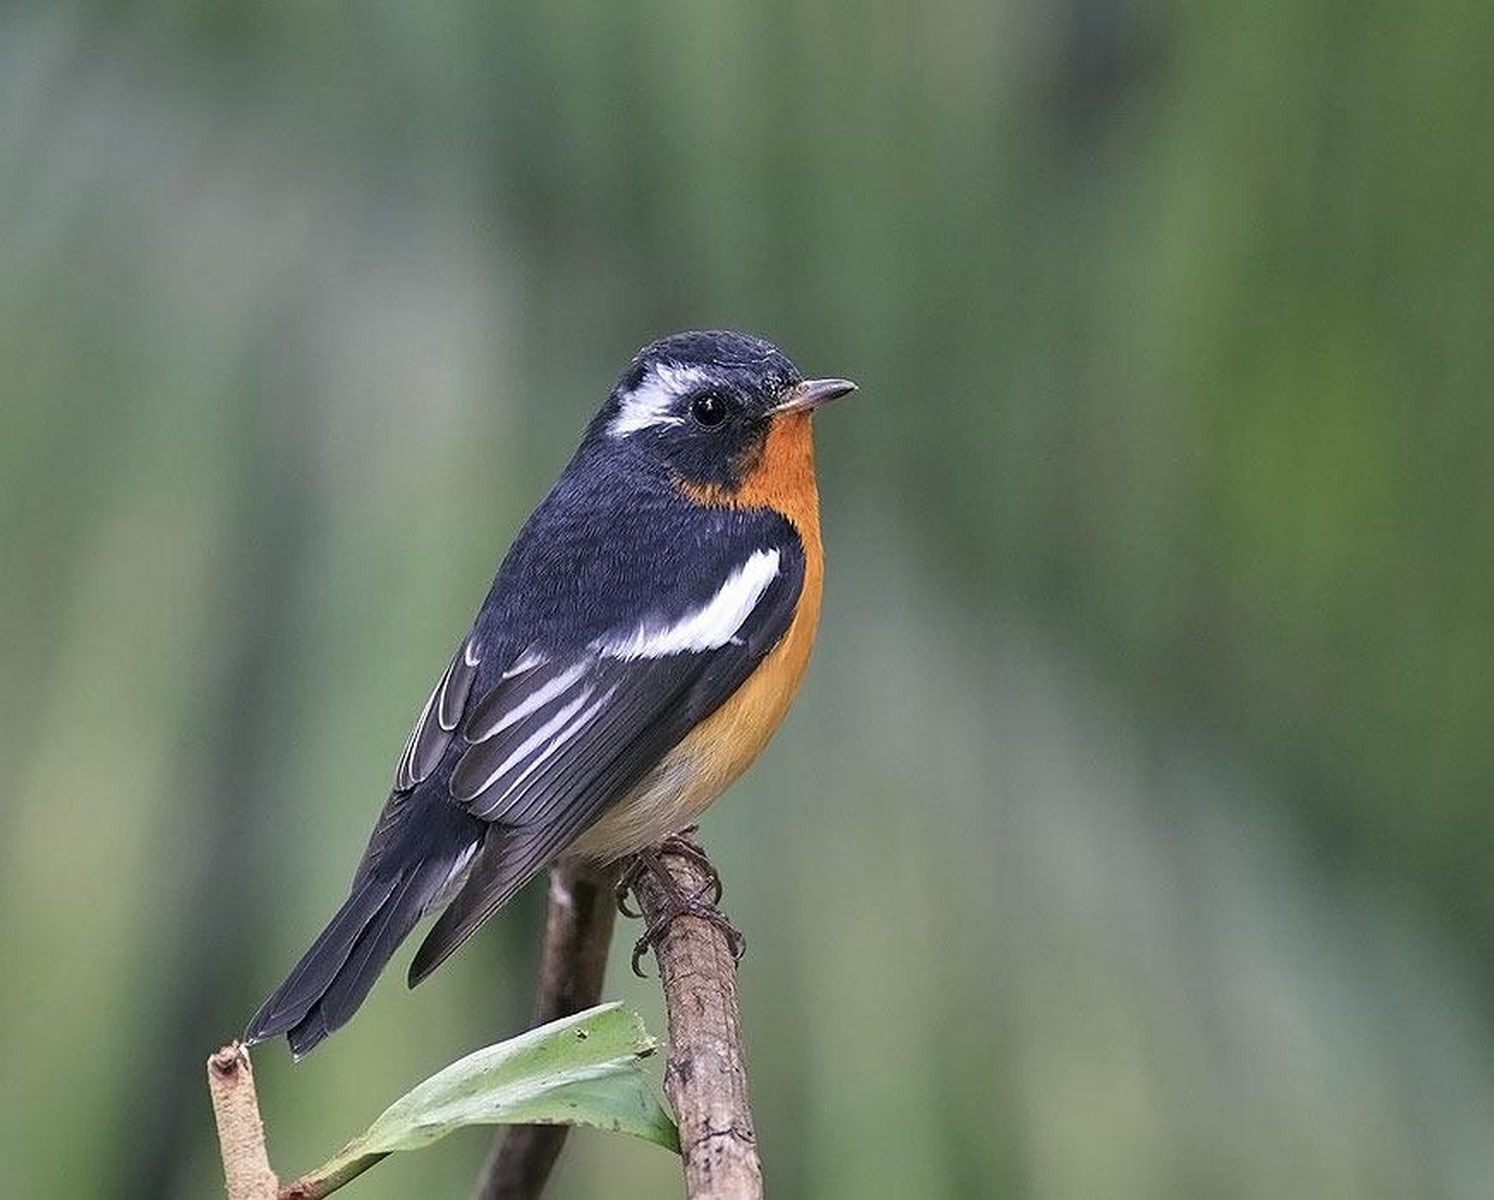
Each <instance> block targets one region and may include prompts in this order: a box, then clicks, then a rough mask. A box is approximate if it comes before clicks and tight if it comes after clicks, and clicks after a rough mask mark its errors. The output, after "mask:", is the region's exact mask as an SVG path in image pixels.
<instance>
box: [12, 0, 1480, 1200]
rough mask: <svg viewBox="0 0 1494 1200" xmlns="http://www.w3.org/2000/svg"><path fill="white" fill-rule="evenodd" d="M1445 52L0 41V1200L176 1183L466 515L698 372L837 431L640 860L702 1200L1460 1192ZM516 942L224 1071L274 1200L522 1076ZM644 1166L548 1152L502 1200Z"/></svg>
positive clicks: (429, 656)
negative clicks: (648, 868)
mask: <svg viewBox="0 0 1494 1200" xmlns="http://www.w3.org/2000/svg"><path fill="white" fill-rule="evenodd" d="M1491 52H1494V6H1490V5H1488V4H1487V3H1483V2H1459V0H1448V2H1445V3H1428V4H1421V5H1408V4H1400V3H1388V2H1384V0H1368V2H1363V0H1361V2H1359V3H1344V2H1341V0H1301V2H1299V3H1296V4H1272V3H1264V2H1257V3H1242V4H1235V5H1222V4H1219V5H1214V4H1198V3H1194V4H1188V3H1164V2H1162V0H1155V2H1152V3H1146V2H1144V0H1058V2H1056V3H1048V2H1036V0H998V2H997V3H994V4H993V3H986V2H980V3H977V2H975V0H939V2H936V3H927V4H911V3H893V2H890V0H882V2H874V3H870V4H845V3H842V4H825V5H813V6H800V5H797V4H792V3H787V2H785V0H766V2H758V3H753V4H750V5H747V4H740V5H702V4H695V3H685V2H675V3H643V4H616V5H597V6H588V5H577V4H567V3H560V4H554V5H545V6H541V5H534V4H518V3H511V2H502V3H496V4H495V3H491V2H486V0H484V2H477V0H450V2H446V3H429V4H409V3H406V4H395V3H373V4H366V5H359V6H345V5H334V4H329V3H322V2H311V3H306V2H294V3H292V2H287V0H280V2H278V3H277V2H273V0H264V2H258V3H249V2H239V3H228V2H222V0H220V2H214V0H177V2H175V3H170V4H148V3H125V4H120V3H109V4H105V3H101V2H93V3H49V4H32V3H24V2H21V3H15V4H12V5H9V6H7V7H6V8H5V10H4V13H3V15H0V377H3V385H0V548H3V554H4V560H3V567H0V572H3V574H0V578H3V586H0V764H3V767H4V778H5V788H4V800H3V803H0V866H3V876H0V946H3V951H4V969H3V972H0V1029H3V1030H4V1035H3V1053H0V1079H3V1084H0V1190H3V1191H4V1192H5V1194H6V1195H10V1196H26V1197H32V1196H62V1197H73V1196H94V1195H97V1196H123V1197H136V1196H139V1197H157V1196H166V1197H198V1196H210V1195H213V1194H214V1193H215V1190H216V1189H217V1188H218V1187H219V1183H218V1177H217V1171H218V1167H217V1160H216V1154H215V1148H214V1145H213V1140H212V1126H211V1120H210V1114H209V1110H208V1105H207V1098H206V1095H205V1091H204V1087H203V1083H202V1071H203V1061H204V1058H205V1056H206V1055H207V1053H208V1052H209V1051H210V1050H212V1049H213V1048H214V1047H215V1046H217V1045H218V1044H220V1043H221V1042H223V1041H224V1040H226V1039H227V1038H229V1037H230V1036H232V1035H233V1034H234V1033H235V1031H236V1030H238V1029H239V1028H241V1027H242V1025H243V1022H244V1021H245V1019H246V1018H247V1017H248V1016H249V1014H250V1013H251V1012H252V1011H253V1009H254V1008H255V1006H256V1005H257V1004H258V1003H259V1001H260V1000H261V999H262V998H263V996H264V995H265V994H266V993H267V991H268V990H269V989H270V988H271V987H272V986H273V985H274V984H275V983H277V982H278V981H279V980H280V978H281V977H282V975H283V974H284V972H285V970H286V969H287V968H288V967H289V965H290V964H291V962H292V961H293V960H294V958H295V956H296V955H297V954H299V953H300V951H301V950H302V949H304V947H305V946H306V944H307V943H308V941H309V939H310V938H311V936H312V935H313V934H314V933H315V932H316V930H317V929H318V928H319V927H320V925H321V922H322V921H323V920H324V919H325V918H326V917H327V916H328V915H329V914H330V913H331V912H332V910H333V907H334V906H335V904H336V903H337V901H338V900H339V898H340V896H341V895H342V894H343V891H344V889H345V887H346V883H347V879H348V876H349V873H350V871H351V868H352V865H353V863H354V861H355V859H356V857H357V855H358V853H359V851H360V850H361V848H362V845H363V840H364V837H365V835H366V833H367V830H368V827H369V826H370V824H371V822H372V819H373V816H374V813H375V811H376V809H377V807H378V805H379V803H380V802H381V801H382V799H383V796H384V793H385V790H386V787H387V782H388V778H389V774H390V771H391V770H392V766H393V763H394V760H395V757H396V756H397V754H398V751H399V749H400V747H401V745H402V743H403V739H404V737H405V735H406V732H407V731H408V728H409V724H410V721H411V720H412V719H413V717H414V715H415V712H416V710H417V709H418V707H419V705H420V704H421V703H422V702H423V700H424V698H425V695H426V692H427V689H428V688H429V686H430V683H431V681H432V680H433V678H434V677H435V675H436V674H437V673H438V672H439V670H440V669H441V667H442V666H443V665H444V663H445V661H446V657H447V655H448V654H449V653H450V648H451V645H452V643H453V639H454V638H455V637H456V636H457V635H458V633H459V632H460V631H461V630H462V629H463V628H465V626H466V623H467V621H468V620H469V618H470V616H471V613H472V611H473V609H474V608H475V606H476V604H477V602H478V601H479V600H480V598H481V596H482V593H483V591H484V589H485V588H486V585H487V582H488V579H489V577H490V575H491V572H492V570H493V567H494V565H495V564H496V562H497V560H498V557H499V556H500V554H501V553H502V551H503V549H504V548H505V547H506V545H507V544H508V541H509V539H510V537H511V536H512V534H513V533H514V531H515V529H516V527H517V525H518V523H519V522H520V521H521V520H522V518H523V516H524V515H525V514H526V513H527V512H528V510H529V508H530V507H531V506H532V505H533V504H534V502H535V501H536V500H537V499H538V498H539V496H540V495H541V494H542V493H543V491H544V489H545V488H546V487H547V486H548V484H549V482H550V480H551V479H552V478H553V477H554V475H555V474H556V473H557V472H558V470H559V469H560V467H561V466H562V465H563V463H564V461H565V459H566V458H567V456H568V455H569V453H570V451H571V448H572V446H573V444H574V441H575V439H576V437H577V436H578V434H579V431H580V429H581V426H582V424H583V422H584V421H585V420H586V418H587V417H588V416H589V415H590V413H591V412H592V410H593V409H594V408H595V406H596V405H597V404H598V403H599V402H600V400H601V398H602V396H603V394H604V393H605V391H606V389H607V388H608V387H609V386H610V384H611V382H612V380H613V379H614V378H615V376H616V375H617V373H618V372H619V370H620V369H621V368H622V366H623V364H624V363H625V362H626V360H627V358H628V356H629V355H631V354H632V352H633V351H634V350H635V349H636V348H637V346H638V345H640V344H641V343H643V342H645V341H647V340H649V339H651V338H652V337H654V336H656V335H658V334H661V333H664V332H667V331H670V330H673V329H676V328H682V327H699V326H711V325H728V326H736V327H742V328H746V329H750V330H754V331H757V332H760V333H762V334H765V335H767V336H769V337H771V338H773V339H774V340H775V341H778V342H779V343H780V344H781V345H783V346H784V347H785V349H786V350H787V351H788V352H789V353H790V355H792V356H793V357H794V358H795V359H796V360H797V362H798V363H799V365H800V366H801V367H802V368H803V369H804V370H806V371H808V372H813V373H818V374H841V375H849V376H851V377H853V378H855V379H856V380H858V381H859V382H860V384H861V387H862V391H861V393H860V395H859V396H858V397H857V398H856V399H855V400H854V401H852V402H848V403H847V404H846V405H845V406H844V407H837V408H836V409H835V410H834V411H833V412H831V413H829V414H827V415H826V416H825V417H824V418H823V419H822V420H821V421H820V422H819V450H820V459H821V482H822V488H823V494H824V512H825V538H826V542H827V546H828V552H829V555H830V559H831V562H830V575H829V585H828V593H827V599H826V617H825V624H824V629H823V632H822V636H821V640H820V647H819V650H818V652H817V660H816V664H815V669H814V670H813V671H812V672H811V675H810V678H809V680H808V683H807V685H806V688H805V691H804V693H803V695H802V697H801V699H800V702H799V704H798V707H797V709H796V711H795V713H794V715H793V717H792V718H791V720H790V721H789V723H788V725H787V726H786V727H785V729H784V731H783V732H782V733H781V734H780V736H779V738H778V739H777V741H776V742H775V743H774V745H773V747H772V748H771V750H770V751H769V753H768V754H767V755H766V756H765V758H764V760H763V761H762V762H761V763H760V765H759V767H758V768H757V769H756V770H754V771H753V772H752V773H751V774H749V775H748V776H747V778H746V779H744V780H743V781H742V782H741V783H740V784H739V785H738V786H737V787H736V788H735V789H734V790H733V792H732V793H731V794H730V795H729V796H728V797H727V798H726V800H725V801H723V802H722V803H721V804H720V805H718V806H717V808H716V809H714V810H713V811H712V813H711V815H710V816H709V818H708V819H707V822H706V826H705V836H706V839H707V843H708V844H709V845H710V846H711V847H712V849H713V850H714V851H715V853H716V855H717V857H718V859H719V861H720V863H721V865H722V869H723V872H724V874H725V876H726V878H727V880H728V897H727V900H728V907H729V909H730V911H731V913H732V914H733V915H734V917H735V918H736V919H737V921H738V923H739V924H740V925H741V926H742V928H743V929H744V930H745V931H746V932H747V934H748V936H749V939H750V941H751V950H750V953H749V956H748V959H747V962H746V966H745V974H744V977H743V987H744V1002H745V1018H746V1024H747V1031H748V1036H749V1048H750V1054H751V1063H752V1068H753V1086H754V1093H755V1101H756V1111H757V1116H758V1120H759V1124H760V1133H761V1141H762V1149H763V1154H764V1158H765V1162H766V1166H767V1172H768V1180H769V1183H770V1191H771V1193H772V1194H775V1195H778V1196H786V1197H787V1196H804V1197H851V1196H854V1197H860V1198H877V1197H899V1198H901V1197H943V1196H951V1197H952V1196H1022V1197H1035V1198H1041V1200H1046V1198H1088V1197H1101V1196H1103V1197H1137V1198H1143V1197H1148V1198H1149V1197H1164V1196H1166V1197H1179V1198H1188V1197H1211V1198H1213V1197H1262V1198H1267V1197H1269V1198H1272V1200H1278V1198H1280V1197H1284V1196H1290V1197H1313V1198H1320V1197H1321V1198H1333V1197H1346V1198H1347V1197H1354V1198H1356V1200H1357V1198H1361V1197H1416V1198H1418V1200H1427V1198H1433V1197H1487V1196H1490V1195H1494V956H1491V953H1490V951H1491V943H1494V870H1491V868H1494V808H1491V805H1490V781H1491V779H1494V736H1491V731H1494V668H1491V651H1494V602H1491V595H1494V566H1491V543H1494V397H1491V394H1490V383H1489V380H1490V378H1491V376H1494V337H1491V336H1490V333H1489V325H1490V321H1491V318H1494V220H1491V213H1494V155H1491V154H1490V153H1489V151H1488V146H1487V141H1488V130H1489V121H1490V115H1491V113H1494V72H1491V70H1490V61H1491ZM541 891H542V889H532V891H531V893H530V894H526V895H525V896H524V897H523V898H522V899H521V901H520V902H518V903H516V904H515V905H513V906H512V908H511V909H510V910H509V911H507V912H506V913H505V914H504V916H503V917H502V918H501V919H500V920H498V921H495V922H494V923H493V924H492V925H491V926H490V927H489V928H488V930H487V931H486V932H485V933H484V934H483V935H482V936H481V937H480V938H478V939H476V940H475V941H474V942H473V943H472V944H470V945H469V946H468V947H467V948H466V949H464V951H463V952H462V953H461V954H460V955H459V956H458V957H457V958H456V959H455V960H454V961H453V962H452V963H451V964H450V966H449V967H448V968H446V969H444V970H443V971H442V972H440V973H439V974H438V975H437V976H436V977H435V978H434V979H433V980H432V981H431V982H430V983H429V984H428V985H426V986H424V987H422V988H421V989H420V990H419V991H417V992H414V993H408V992H406V991H405V990H404V988H403V987H402V981H401V977H402V975H403V964H404V961H405V960H406V958H407V955H408V951H406V952H405V953H403V954H401V955H400V956H399V958H398V959H397V960H396V963H397V966H396V968H395V969H393V970H391V971H390V972H389V973H388V976H387V977H386V978H385V979H384V980H383V981H382V982H381V984H380V986H379V988H378V989H377V990H376V991H375V993H374V995H373V997H372V998H371V1000H370V1002H369V1003H368V1004H367V1006H366V1007H365V1009H364V1010H363V1012H362V1013H361V1014H360V1015H359V1017H358V1019H357V1020H356V1021H354V1022H353V1024H352V1025H351V1026H349V1027H348V1028H347V1029H346V1030H344V1031H343V1032H341V1033H339V1034H338V1035H337V1036H336V1037H335V1038H333V1039H332V1040H331V1041H330V1042H329V1043H328V1044H327V1045H326V1046H325V1047H324V1048H323V1049H321V1050H319V1051H318V1052H317V1053H316V1054H315V1055H314V1056H313V1057H312V1058H310V1059H309V1060H308V1061H307V1062H305V1063H304V1064H301V1065H300V1066H297V1067H294V1068H292V1066H291V1064H290V1062H289V1060H288V1056H287V1055H286V1054H285V1052H284V1050H283V1047H282V1046H279V1045H276V1046H272V1047H266V1048H265V1049H264V1050H263V1051H262V1052H261V1053H260V1054H259V1055H258V1057H257V1063H258V1067H259V1075H260V1090H261V1099H262V1101H263V1103H264V1106H265V1109H266V1115H267V1120H268V1122H269V1126H270V1136H271V1149H272V1153H273V1156H274V1158H275V1161H276V1163H277V1165H278V1166H279V1167H280V1168H281V1169H282V1170H284V1171H286V1172H292V1171H296V1170H299V1169H302V1168H305V1167H308V1166H310V1165H312V1164H313V1163H314V1162H315V1161H318V1160H320V1159H321V1158H322V1157H324V1156H325V1155H326V1154H328V1153H330V1152H331V1151H332V1150H333V1149H335V1148H336V1147H337V1146H339V1145H340V1144H341V1143H342V1141H343V1140H344V1139H345V1138H346V1137H348V1136H350V1135H351V1134H352V1133H354V1132H356V1131H357V1130H359V1129H361V1128H362V1127H363V1125H364V1124H366V1122H367V1121H368V1120H369V1119H370V1118H372V1116H374V1115H375V1114H376V1113H377V1111H378V1110H379V1109H380V1108H381V1107H382V1106H383V1104H384V1103H385V1102H387V1101H388V1100H389V1099H392V1098H393V1097H394V1096H395V1095H397V1094H398V1093H399V1092H401V1091H403V1090H404V1088H405V1087H406V1086H408V1085H409V1084H410V1083H412V1082H413V1081H415V1080H416V1079H418V1078H420V1077H422V1076H423V1075H425V1074H427V1073H428V1072H429V1071H431V1070H433V1069H435V1068H436V1067H438V1066H440V1065H442V1064H444V1063H445V1062H447V1061H449V1060H450V1059H452V1058H455V1057H456V1056H457V1055H458V1054H459V1053H461V1052H463V1051H465V1050H467V1049H469V1048H471V1047H473V1046H475V1045H478V1044H482V1043H485V1042H488V1041H493V1040H496V1039H497V1038H499V1037H502V1036H507V1035H510V1034H512V1033H514V1032H516V1031H518V1030H519V1029H521V1028H522V1027H523V1026H524V1024H525V1020H526V1017H527V1013H528V1008H529V1003H530V992H531V986H532V978H533V970H534V963H535V956H536V948H537V946H536V943H537V937H538V929H539V920H540V917H541V914H542V900H543V897H542V895H540V894H539V893H540V892H541ZM633 933H634V930H633V929H631V928H627V927H624V928H623V929H622V930H620V931H619V934H618V939H617V948H616V949H617V951H618V954H617V957H616V958H615V959H614V964H613V969H612V974H611V980H610V983H609V987H608V994H609V995H611V996H616V997H621V998H623V999H626V1000H628V1001H630V1002H632V1003H634V1004H637V1005H639V1006H640V1007H641V1008H642V1010H643V1011H644V1013H645V1016H646V1017H647V1019H648V1020H649V1022H650V1024H651V1026H652V1027H653V1028H654V1029H656V1030H657V1031H660V1032H662V1028H663V1022H662V1014H661V1006H660V1003H659V1000H658V997H657V994H656V984H654V983H653V982H652V981H649V982H638V981H635V980H633V979H632V978H631V977H630V976H629V975H628V973H627V971H626V954H625V949H626V945H627V944H628V943H629V942H630V941H631V937H632V935H633ZM487 1145H488V1138H487V1136H486V1135H485V1134H483V1133H470V1134H467V1135H463V1136H457V1137H454V1138H453V1139H451V1140H450V1141H449V1142H447V1143H444V1144H443V1145H441V1146H440V1147H438V1148H435V1149H433V1150H430V1151H427V1152H424V1153H421V1154H419V1155H415V1156H410V1157H408V1158H407V1159H405V1160H402V1161H392V1162H390V1163H388V1164H386V1165H384V1166H382V1167H380V1168H379V1169H378V1170H376V1171H375V1172H374V1173H373V1174H371V1175H369V1176H367V1177H366V1178H365V1179H363V1180H360V1181H359V1182H358V1183H357V1184H355V1185H354V1190H353V1191H350V1192H349V1193H348V1194H349V1195H354V1194H356V1195H357V1196H360V1197H366V1198H369V1200H372V1198H375V1197H405V1196H413V1195H421V1196H463V1195H465V1194H466V1190H467V1188H468V1187H469V1185H470V1182H471V1180H472V1178H473V1177H474V1175H475V1173H476V1170H477V1166H478V1164H479V1162H480V1160H481V1158H482V1156H483V1155H484V1153H485V1151H486V1148H487ZM676 1180H677V1172H676V1168H675V1166H674V1164H673V1162H672V1160H671V1159H670V1158H669V1157H668V1156H667V1155H664V1154H663V1153H661V1152H659V1151H657V1150H653V1149H651V1148H649V1147H646V1146H643V1145H641V1144H640V1145H635V1144H633V1143H630V1142H628V1141H625V1140H623V1139H619V1138H611V1137H608V1136H606V1135H603V1134H598V1133H589V1132H588V1133H582V1134H580V1135H578V1136H577V1137H576V1138H575V1139H574V1140H573V1142H572V1145H571V1148H570V1150H569V1152H568V1156H567V1158H566V1160H565V1162H564V1164H563V1166H562V1169H561V1171H560V1172H559V1175H558V1177H557V1180H556V1183H555V1186H554V1188H553V1194H554V1195H555V1196H557V1197H562V1198H564V1197H571V1198H576V1197H593V1196H609V1197H610V1196H627V1197H631V1196H640V1197H647V1196H665V1195H671V1194H675V1192H676V1190H677V1188H678V1184H677V1182H676Z"/></svg>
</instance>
